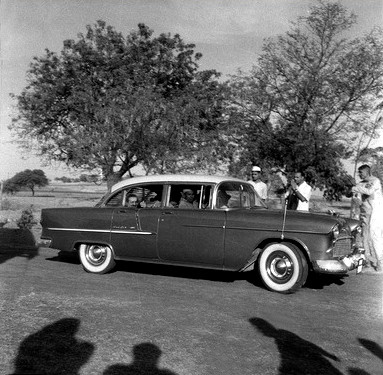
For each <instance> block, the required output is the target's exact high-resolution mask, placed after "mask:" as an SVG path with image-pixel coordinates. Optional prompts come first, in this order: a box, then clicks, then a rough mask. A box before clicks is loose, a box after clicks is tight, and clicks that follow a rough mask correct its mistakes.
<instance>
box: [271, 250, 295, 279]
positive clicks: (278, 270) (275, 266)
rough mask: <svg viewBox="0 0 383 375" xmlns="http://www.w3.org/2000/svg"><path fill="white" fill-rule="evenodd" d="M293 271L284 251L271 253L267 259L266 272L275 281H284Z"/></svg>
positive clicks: (292, 265) (292, 266) (291, 263)
mask: <svg viewBox="0 0 383 375" xmlns="http://www.w3.org/2000/svg"><path fill="white" fill-rule="evenodd" d="M293 272H294V264H293V262H292V261H291V259H290V258H289V257H288V256H287V254H286V253H284V252H277V253H274V254H272V255H271V256H270V257H269V258H268V260H267V274H268V275H269V277H270V278H271V279H273V281H275V282H286V281H287V280H289V279H290V277H291V275H292V274H293Z"/></svg>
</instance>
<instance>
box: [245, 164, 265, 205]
mask: <svg viewBox="0 0 383 375" xmlns="http://www.w3.org/2000/svg"><path fill="white" fill-rule="evenodd" d="M261 175H262V170H261V168H260V167H258V166H256V165H255V166H253V167H252V168H251V180H250V181H249V182H250V183H251V184H252V185H253V187H254V189H255V191H256V192H257V194H258V197H259V199H260V200H261V201H262V202H265V201H266V199H267V185H266V184H265V183H264V182H263V181H262V180H261ZM259 205H262V203H261V202H259Z"/></svg>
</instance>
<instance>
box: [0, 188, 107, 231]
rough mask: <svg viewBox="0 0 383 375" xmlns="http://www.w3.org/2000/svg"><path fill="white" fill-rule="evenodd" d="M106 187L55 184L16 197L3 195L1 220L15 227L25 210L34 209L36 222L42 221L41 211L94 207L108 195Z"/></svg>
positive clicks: (18, 194) (21, 193)
mask: <svg viewBox="0 0 383 375" xmlns="http://www.w3.org/2000/svg"><path fill="white" fill-rule="evenodd" d="M106 191H107V189H106V185H105V184H104V185H95V184H91V183H69V184H64V183H54V184H50V185H49V186H47V187H44V188H41V189H36V191H35V195H34V196H32V193H31V191H30V190H29V191H27V190H25V191H20V192H18V193H17V194H15V195H7V194H3V202H2V210H1V211H0V219H3V218H7V219H8V220H10V222H9V223H8V224H7V225H6V227H14V226H15V222H16V220H17V219H18V218H19V217H20V215H21V212H22V211H23V210H25V209H28V208H32V212H33V214H34V216H35V218H36V220H38V221H39V220H40V215H41V210H42V209H43V208H49V207H52V208H53V207H81V206H88V207H89V206H94V205H95V204H96V203H97V202H98V201H99V200H100V199H101V197H102V196H103V195H104V194H105V193H106Z"/></svg>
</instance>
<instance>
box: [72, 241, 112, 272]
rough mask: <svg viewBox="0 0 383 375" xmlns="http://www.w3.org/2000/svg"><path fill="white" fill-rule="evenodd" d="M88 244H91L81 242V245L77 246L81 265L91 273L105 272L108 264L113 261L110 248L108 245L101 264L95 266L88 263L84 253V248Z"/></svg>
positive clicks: (108, 267)
mask: <svg viewBox="0 0 383 375" xmlns="http://www.w3.org/2000/svg"><path fill="white" fill-rule="evenodd" d="M88 246H91V245H85V244H82V245H80V248H79V254H80V260H81V263H82V265H83V267H84V268H85V269H86V270H87V271H88V272H91V273H104V272H107V271H108V270H109V269H110V264H111V263H113V256H112V250H111V249H110V247H107V248H108V250H107V253H106V258H105V261H104V262H103V263H102V264H100V265H99V266H95V265H93V264H91V263H89V261H88V260H87V258H86V255H85V254H86V249H87V247H88Z"/></svg>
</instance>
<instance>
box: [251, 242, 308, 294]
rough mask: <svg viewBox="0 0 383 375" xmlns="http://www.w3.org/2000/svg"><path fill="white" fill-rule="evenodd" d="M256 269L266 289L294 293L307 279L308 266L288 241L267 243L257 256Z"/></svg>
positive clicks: (301, 255)
mask: <svg viewBox="0 0 383 375" xmlns="http://www.w3.org/2000/svg"><path fill="white" fill-rule="evenodd" d="M258 271H259V274H260V276H261V279H262V282H263V284H264V285H265V286H266V288H267V289H269V290H272V291H273V292H279V293H286V294H287V293H294V292H295V291H296V290H297V289H299V288H300V287H301V286H302V285H304V283H305V282H306V279H307V274H308V266H307V261H306V258H305V257H304V256H303V254H302V253H301V252H300V251H299V250H298V249H297V248H296V246H294V245H293V244H290V243H283V242H282V243H273V244H271V245H268V246H267V247H266V248H265V249H264V250H263V251H262V253H261V254H260V256H259V258H258Z"/></svg>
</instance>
